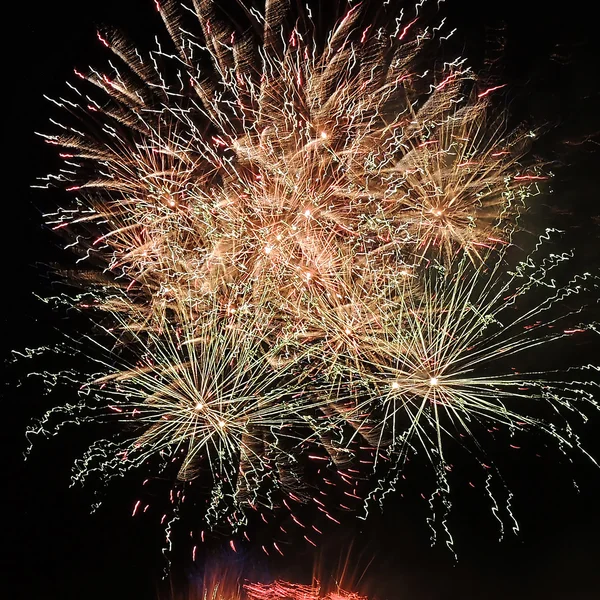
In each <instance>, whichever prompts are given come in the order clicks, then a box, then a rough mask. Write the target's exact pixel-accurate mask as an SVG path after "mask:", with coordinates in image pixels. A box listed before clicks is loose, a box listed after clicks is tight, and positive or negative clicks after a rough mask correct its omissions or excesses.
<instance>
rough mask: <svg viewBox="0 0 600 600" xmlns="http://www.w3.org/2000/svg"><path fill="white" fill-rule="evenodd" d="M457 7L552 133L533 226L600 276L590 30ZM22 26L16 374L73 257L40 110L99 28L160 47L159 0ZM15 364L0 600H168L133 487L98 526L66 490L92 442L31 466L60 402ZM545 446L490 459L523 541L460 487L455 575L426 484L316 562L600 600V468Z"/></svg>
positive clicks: (61, 448) (70, 6) (446, 583)
mask: <svg viewBox="0 0 600 600" xmlns="http://www.w3.org/2000/svg"><path fill="white" fill-rule="evenodd" d="M446 5H447V6H444V10H445V12H446V13H447V14H448V16H449V21H450V22H449V24H448V25H449V28H453V27H458V28H459V30H460V37H458V38H457V40H458V41H459V42H460V44H461V45H463V46H464V47H463V48H462V50H463V51H464V52H465V54H466V55H467V56H471V57H472V60H473V62H474V64H475V65H476V66H477V63H478V61H480V59H481V56H482V52H483V48H484V43H485V40H486V38H487V39H489V38H490V37H491V38H492V39H493V38H494V36H495V35H496V34H494V31H497V30H498V28H500V27H501V26H502V27H503V31H504V35H505V36H506V40H507V41H506V48H505V52H504V56H503V58H502V60H501V62H500V63H499V66H498V75H499V80H500V81H501V82H507V83H508V84H509V90H508V92H507V93H506V94H505V96H504V97H505V102H506V104H507V108H508V109H509V110H510V111H511V113H512V115H513V117H514V119H515V120H526V121H527V122H528V123H529V124H531V126H533V127H538V126H542V125H544V129H545V130H546V133H545V135H544V136H542V138H541V140H540V141H539V142H538V143H537V144H536V146H535V147H534V151H535V152H536V153H537V154H539V155H541V156H543V157H544V158H545V159H546V160H552V161H556V164H555V165H554V167H553V171H554V173H555V175H556V177H555V179H554V181H553V182H552V187H553V190H554V192H553V193H552V194H548V195H547V196H545V197H543V198H541V199H540V206H539V207H538V208H537V209H536V210H535V211H534V214H535V219H536V221H539V223H538V224H537V225H536V226H538V227H539V229H540V230H542V229H543V228H544V227H546V226H549V225H560V226H561V227H562V228H564V229H566V230H567V234H566V241H565V244H569V243H570V241H571V240H575V241H576V242H577V246H578V252H579V256H580V257H581V258H580V261H581V262H582V263H583V264H586V265H587V264H588V263H589V265H590V266H589V267H588V268H593V265H592V263H593V261H594V260H595V259H596V258H597V254H598V247H599V225H598V221H597V220H594V217H596V219H598V215H599V214H600V206H599V205H598V201H597V198H598V192H597V190H598V168H599V167H600V164H599V161H598V153H597V152H596V151H595V150H594V148H597V145H598V144H597V140H598V138H597V137H596V138H595V140H594V137H593V136H594V134H597V132H598V129H599V120H598V113H600V110H599V109H600V106H599V102H598V99H599V94H598V90H599V85H598V59H599V58H600V57H599V52H598V42H597V41H595V39H596V31H595V30H594V24H593V15H591V14H586V13H585V10H586V7H585V6H583V5H581V4H579V3H562V4H561V6H560V7H558V6H554V4H553V3H548V2H543V1H541V0H522V1H521V2H517V1H515V0H509V1H505V2H497V3H488V2H476V1H474V0H453V1H452V2H450V0H449V1H448V2H447V3H446ZM589 5H590V6H593V3H589ZM10 10H11V12H12V16H11V17H10V18H5V20H4V44H3V50H2V53H3V57H4V61H3V68H2V75H3V84H2V88H3V95H4V99H5V100H6V101H7V107H6V108H5V110H4V125H5V131H4V146H5V151H4V161H3V162H4V172H3V174H2V175H3V181H4V184H5V185H4V194H3V214H2V215H1V216H0V218H1V219H2V225H3V227H2V230H1V234H0V236H1V238H2V244H3V248H2V253H1V254H0V257H2V266H1V273H2V276H3V277H2V280H1V281H2V282H1V283H0V285H1V286H2V294H0V298H1V299H2V302H3V308H2V312H1V313H0V314H1V315H2V340H3V355H2V359H8V358H9V353H10V350H11V349H21V348H23V347H35V346H38V345H40V344H43V343H46V342H51V341H52V340H55V339H57V336H56V334H55V333H54V328H55V327H58V328H67V329H68V327H69V326H70V324H69V322H68V321H61V320H59V319H60V318H59V317H58V316H57V315H55V314H54V313H52V311H51V310H50V309H49V308H48V307H47V306H46V305H43V304H42V303H40V302H39V301H37V300H35V298H34V297H33V293H34V292H38V293H47V292H48V289H49V288H48V283H47V281H46V280H45V279H44V278H43V273H44V272H45V270H47V269H46V268H45V267H44V266H43V264H42V263H48V262H53V261H55V260H61V257H63V256H64V255H63V254H62V253H61V251H60V245H59V243H58V241H57V240H55V239H54V238H53V236H52V235H51V234H50V233H48V232H47V231H45V230H44V229H43V227H42V225H41V223H42V220H43V219H42V216H41V211H43V210H44V209H45V207H49V206H52V205H53V203H56V202H59V201H60V194H57V193H56V192H53V193H51V192H41V191H37V190H32V189H30V186H31V184H32V183H34V180H35V178H36V177H38V176H40V175H44V174H46V173H47V172H50V171H52V170H53V169H54V168H55V167H56V166H57V161H56V158H55V156H54V154H53V152H52V149H51V148H48V147H46V146H45V145H44V144H43V143H42V141H41V139H40V138H38V137H36V136H35V135H34V133H33V132H34V131H47V130H48V129H49V128H48V126H47V120H48V118H49V117H52V116H57V113H58V112H59V111H58V109H57V108H56V107H53V105H51V104H49V103H48V102H47V101H45V100H44V99H43V97H42V94H47V95H49V96H58V95H60V93H61V92H62V91H63V90H64V85H65V84H64V81H65V80H66V79H67V78H72V69H73V67H79V68H82V69H83V68H85V67H86V66H88V65H90V64H92V65H94V66H98V67H100V68H101V67H102V66H103V65H104V64H105V63H106V60H107V58H108V56H107V54H106V53H105V52H104V51H103V50H104V49H103V48H102V46H101V44H99V42H98V41H97V39H96V27H97V26H98V25H102V24H111V25H114V26H116V27H118V28H120V29H121V30H123V31H124V32H126V33H127V34H128V36H129V37H130V38H131V39H133V40H136V41H137V40H139V41H140V42H141V43H142V44H144V43H145V44H147V43H148V42H149V41H151V39H152V37H153V35H154V34H155V33H158V34H160V35H161V36H163V30H162V24H161V22H160V19H159V17H158V16H157V14H156V12H155V10H154V6H153V2H151V0H127V1H119V0H103V1H100V0H88V1H86V2H82V1H77V0H56V1H54V2H44V3H41V2H40V3H27V2H20V3H14V4H13V5H12V6H11V7H10ZM162 39H164V36H163V38H162ZM596 265H597V263H596ZM590 348H591V346H585V347H582V348H580V349H579V350H577V349H576V352H577V351H578V352H580V353H584V352H591V350H590ZM596 349H597V346H596ZM593 359H594V357H592V356H589V357H588V358H587V360H589V361H592V360H593ZM596 362H597V357H596ZM5 366H6V375H5V376H4V377H3V383H5V386H4V392H3V397H2V417H3V419H2V436H1V437H2V443H3V444H5V445H6V449H5V450H4V451H3V453H2V457H3V459H4V460H6V466H5V467H4V468H3V470H2V478H1V479H0V481H1V482H2V483H1V484H0V485H1V486H2V489H3V492H2V500H3V502H5V503H6V506H5V507H3V510H2V513H1V519H0V522H1V524H2V525H1V528H2V530H3V531H4V533H3V534H2V539H1V540H2V551H3V555H4V556H3V559H2V564H3V571H5V575H3V581H2V583H1V584H0V594H2V595H3V597H5V598H24V599H25V598H26V599H29V598H31V599H33V598H44V599H45V598H48V599H50V598H52V599H54V598H56V599H61V600H63V599H64V600H70V599H79V598H90V599H100V598H131V599H137V598H140V599H146V598H155V597H157V594H158V590H159V589H162V587H164V586H162V584H160V583H159V580H160V577H161V574H162V573H161V569H162V568H163V566H164V564H163V562H162V559H161V555H160V551H159V546H160V533H159V531H158V528H156V527H155V526H154V524H153V523H152V522H151V521H148V520H143V519H132V518H131V517H130V509H131V504H132V498H133V495H132V494H133V493H134V492H133V491H132V490H131V489H130V488H129V487H128V486H127V483H123V484H119V485H117V486H116V489H115V490H114V493H113V494H112V496H111V497H110V500H109V501H108V502H107V504H106V506H105V507H104V508H103V509H101V510H100V511H99V512H98V513H96V514H94V515H90V514H89V510H88V506H89V502H90V495H89V493H86V492H85V491H83V492H82V491H81V490H79V489H70V488H69V470H70V461H71V460H72V459H73V457H74V456H76V455H77V454H78V453H79V452H80V450H81V447H82V443H83V441H85V440H82V438H81V435H80V434H79V433H78V432H75V433H70V434H67V435H64V436H60V437H59V438H56V439H53V440H50V441H48V442H40V444H38V446H37V448H36V449H35V450H34V453H33V456H32V458H31V459H30V460H29V461H28V462H26V463H25V462H23V460H22V452H23V450H24V448H25V446H26V442H25V439H24V430H25V427H26V426H27V424H28V422H29V420H30V419H32V418H33V417H35V416H39V415H40V414H41V412H43V410H44V408H45V406H46V403H47V402H48V400H47V399H42V398H40V397H38V396H37V395H36V394H35V393H33V392H32V391H31V389H28V388H27V387H26V386H25V387H24V388H19V387H16V380H17V379H18V378H19V377H20V376H22V375H23V371H24V369H26V368H27V367H26V365H25V366H18V365H17V366H16V367H15V366H13V365H9V364H6V365H5ZM55 400H56V399H55ZM580 429H581V431H582V432H583V435H582V440H583V442H584V444H585V445H586V447H587V448H588V449H589V450H590V451H591V452H592V453H595V455H596V456H599V457H600V442H599V441H598V434H600V418H598V415H596V418H595V420H592V422H590V423H589V424H587V425H586V426H582V427H581V428H580ZM538 442H540V440H535V439H533V440H532V441H531V442H530V447H529V446H528V445H525V446H524V447H523V448H522V450H521V451H520V453H512V454H511V453H507V452H506V451H504V450H502V449H496V450H494V449H493V448H492V450H491V452H492V453H493V452H496V454H495V455H493V458H494V460H496V461H497V462H498V463H499V464H501V466H502V467H503V470H504V472H505V475H506V479H507V483H508V484H509V486H510V488H511V489H512V490H513V491H514V492H515V499H514V501H513V505H514V512H515V514H516V515H517V517H518V520H519V523H520V525H521V531H520V533H519V535H518V536H513V535H511V534H507V536H506V538H505V540H504V541H503V542H501V543H499V542H498V540H497V538H498V536H497V533H496V531H495V529H494V527H493V523H494V519H493V516H492V515H491V513H490V508H489V502H487V501H486V499H485V495H484V494H483V493H482V492H481V491H477V492H475V493H469V492H468V491H467V490H463V489H459V490H457V491H456V494H455V497H454V500H455V504H456V507H455V509H454V512H453V516H452V520H451V526H452V533H453V535H454V538H455V547H456V550H457V551H458V555H459V561H458V563H455V561H454V559H453V556H452V553H450V552H449V551H448V550H446V549H445V547H444V544H443V543H440V544H439V545H438V546H436V547H434V548H430V547H429V529H428V527H427V524H426V521H425V520H426V518H427V516H428V513H427V509H426V506H424V505H423V503H422V502H421V503H420V502H419V501H418V492H420V484H419V481H418V479H417V480H416V481H413V482H412V483H411V484H410V486H409V487H408V488H407V490H406V496H407V498H406V499H404V500H401V499H400V498H399V496H398V495H396V496H394V497H393V498H392V499H391V500H390V501H389V502H388V504H387V506H386V511H385V514H384V515H378V514H374V515H372V518H370V519H369V520H368V521H367V522H362V521H350V522H349V523H348V524H346V525H345V526H344V527H340V528H337V529H335V530H332V531H331V532H330V535H329V536H328V542H327V544H326V545H325V549H324V551H323V552H322V555H321V559H320V563H321V565H322V569H324V570H327V569H329V568H333V567H334V566H335V565H336V564H337V563H338V560H339V557H340V556H341V557H345V555H346V551H347V548H348V547H349V545H350V544H351V543H352V544H353V554H352V557H351V558H350V559H349V570H350V571H351V572H352V571H355V572H356V573H358V572H359V571H362V568H364V566H366V564H367V563H369V561H371V560H372V562H371V564H370V567H369V569H368V571H367V575H366V576H365V578H364V580H363V582H362V583H361V585H360V586H359V587H361V589H362V590H363V591H365V592H368V593H370V594H371V595H372V596H373V595H375V596H377V597H380V598H394V599H395V598H398V599H404V598H406V599H409V598H410V599H415V600H421V599H429V598H431V599H438V598H492V599H495V598H498V599H499V598H528V599H537V598H540V599H541V598H544V599H554V598H556V599H559V598H560V599H562V598H565V599H573V600H584V599H588V598H590V599H591V598H596V597H598V594H600V591H599V590H600V567H599V566H598V565H600V542H599V539H600V538H599V536H600V514H599V513H600V511H599V506H598V505H599V504H600V503H599V499H600V470H598V469H597V468H595V467H593V465H592V464H591V463H590V462H589V461H585V460H584V459H583V457H581V456H577V455H575V456H574V458H573V460H574V463H573V464H571V463H569V462H568V461H567V460H565V459H564V458H563V459H562V460H560V455H558V454H557V453H548V454H544V452H541V454H542V456H541V457H537V456H536V453H537V452H539V446H537V445H536V443H538ZM540 443H541V442H540ZM573 479H575V480H576V481H577V485H578V487H579V490H580V492H579V493H578V492H577V491H576V490H575V487H574V485H573V484H572V481H573ZM411 486H412V487H411ZM221 559H222V561H224V562H225V563H227V562H232V561H233V562H235V563H236V564H238V565H239V564H242V565H243V566H247V567H248V568H250V567H252V568H253V569H254V570H255V572H257V573H259V576H261V577H264V578H266V579H268V578H270V577H276V576H287V577H290V578H295V579H296V580H305V581H308V580H310V576H311V573H312V570H313V565H314V563H315V560H316V558H315V555H314V553H312V552H310V550H309V549H308V548H306V547H305V546H298V547H294V548H292V549H290V551H289V552H288V556H287V557H286V558H285V559H279V560H278V559H272V560H266V559H265V560H263V561H262V562H261V561H260V560H259V559H258V558H256V557H255V556H254V555H253V554H252V555H250V554H246V555H243V554H237V555H236V554H233V553H232V552H227V551H225V550H224V551H223V553H222V555H221ZM179 571H181V572H180V573H178V574H176V575H175V576H176V577H177V578H178V580H180V581H185V579H186V575H188V576H189V582H190V585H192V586H193V585H194V583H195V582H196V581H197V575H195V574H194V570H193V569H186V570H183V569H179ZM5 590H6V592H5ZM3 592H5V593H3Z"/></svg>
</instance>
